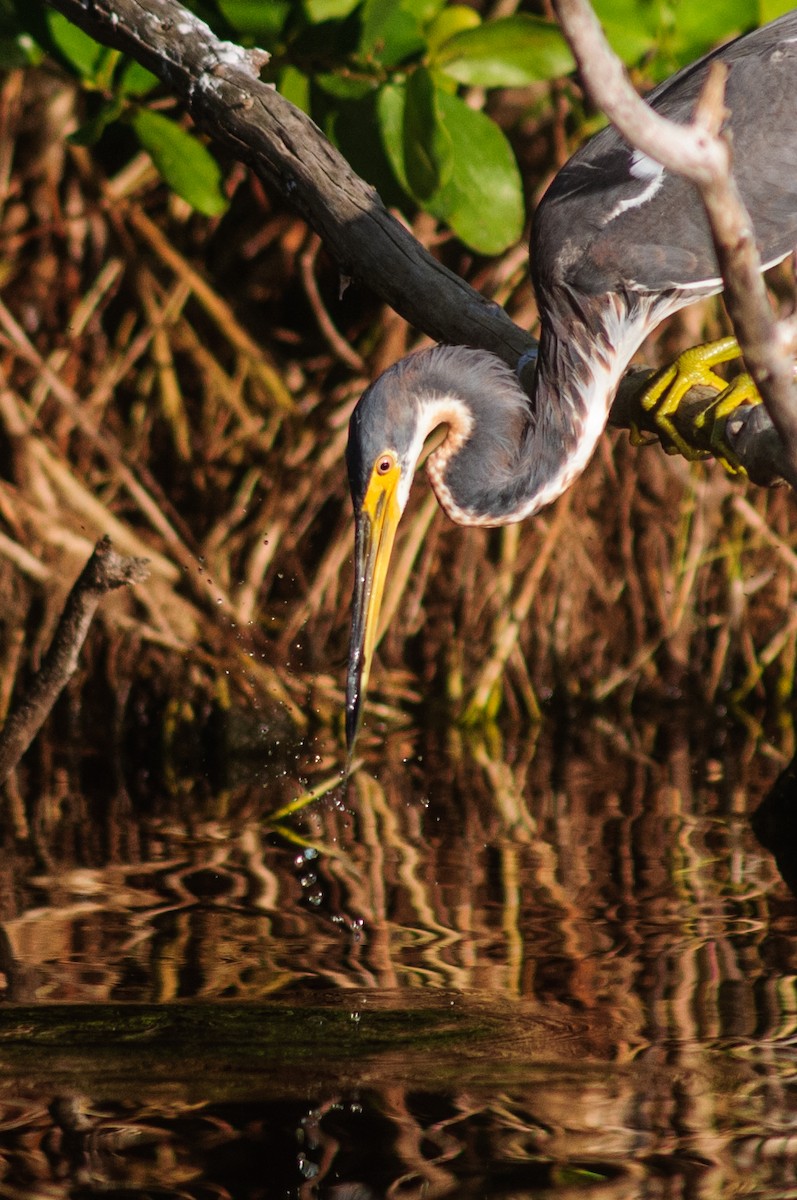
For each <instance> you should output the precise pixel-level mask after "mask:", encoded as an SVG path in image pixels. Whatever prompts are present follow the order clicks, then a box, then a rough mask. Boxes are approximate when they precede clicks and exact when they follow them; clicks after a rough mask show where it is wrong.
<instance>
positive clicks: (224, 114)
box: [48, 0, 535, 367]
mask: <svg viewBox="0 0 797 1200" xmlns="http://www.w3.org/2000/svg"><path fill="white" fill-rule="evenodd" d="M48 3H50V4H51V6H52V7H53V8H56V9H58V11H59V12H61V13H63V14H64V16H66V17H68V18H69V19H70V20H71V21H73V22H74V23H75V24H76V25H79V26H80V27H81V29H83V30H84V31H85V32H86V33H89V34H91V35H92V37H95V38H96V39H97V40H98V41H100V42H103V43H104V44H105V45H109V46H113V47H115V48H116V49H118V50H122V51H124V52H125V53H126V54H130V55H132V57H133V58H135V59H137V60H138V61H139V62H141V63H143V64H144V66H146V67H148V68H149V69H150V70H151V71H152V72H153V73H154V74H155V75H157V76H158V77H159V78H160V79H161V80H163V82H164V83H166V84H167V85H168V87H169V88H170V89H171V90H172V91H173V92H174V93H175V95H177V96H178V97H179V98H180V99H181V100H182V101H183V103H184V104H185V107H186V109H187V110H188V112H189V113H190V114H191V116H192V117H193V118H194V120H195V121H196V122H197V124H198V125H200V126H201V127H202V128H203V129H205V130H206V131H207V132H208V133H210V134H211V135H212V137H213V138H214V139H215V140H216V141H217V142H219V143H221V144H222V145H223V146H225V147H226V149H227V150H228V151H230V152H231V153H232V154H233V155H234V156H235V157H236V158H238V159H240V160H241V161H242V162H245V163H247V164H248V165H249V166H250V167H251V168H252V169H253V170H254V171H255V172H256V173H257V174H258V175H259V176H260V177H261V178H262V179H263V181H264V182H265V184H266V186H267V187H268V188H269V189H270V190H272V191H274V192H277V193H278V194H279V195H281V196H282V197H284V199H286V200H287V201H288V202H289V203H290V204H291V205H292V206H293V207H294V208H296V209H298V211H299V212H300V213H301V214H302V216H303V217H304V218H305V219H306V220H307V222H308V224H309V225H311V226H312V228H313V229H314V230H315V231H316V232H317V233H318V234H319V235H320V236H321V237H322V238H323V240H324V243H325V245H326V247H327V249H328V251H329V252H330V254H331V255H332V256H333V258H334V259H335V261H336V262H337V264H338V266H339V267H340V271H341V274H342V275H343V276H344V277H351V278H352V279H354V280H356V281H357V282H358V283H359V284H362V285H364V286H366V287H369V288H371V289H372V290H373V291H374V292H375V293H376V294H377V295H378V296H380V297H381V298H382V299H383V300H385V301H386V302H387V303H388V304H390V305H391V307H393V308H395V309H396V311H397V312H400V313H401V314H402V316H404V317H406V318H407V320H408V321H410V322H411V323H412V324H413V325H416V326H418V327H419V328H420V329H423V330H424V331H425V332H427V333H428V334H430V336H432V337H434V338H436V339H437V340H439V341H456V342H463V343H465V344H467V345H472V346H480V347H483V348H485V349H490V350H493V351H494V353H496V354H498V355H500V357H501V358H503V359H504V360H505V361H506V362H508V363H509V364H510V365H511V366H513V367H514V366H515V364H516V363H517V361H518V359H519V358H520V356H521V355H522V354H523V353H524V352H525V351H527V350H529V349H530V348H531V347H533V346H534V344H535V343H534V339H533V338H532V337H531V335H530V334H529V333H526V332H525V331H524V330H521V329H519V328H518V326H517V325H515V324H513V322H512V321H511V320H510V318H509V317H508V316H507V315H506V313H505V312H504V311H503V310H502V309H501V308H500V306H499V305H497V304H495V303H493V302H492V301H490V300H486V299H485V298H484V297H483V296H480V295H479V294H478V292H475V291H474V290H473V288H471V287H469V286H468V285H467V284H466V283H465V281H464V280H462V279H460V278H459V277H458V276H457V275H455V274H454V273H453V272H451V271H449V270H448V269H447V268H446V267H444V266H442V265H441V264H440V263H439V262H437V261H436V260H435V259H434V258H433V257H432V256H431V255H430V254H429V253H427V251H426V250H424V248H423V247H422V246H420V245H419V243H418V242H417V241H416V240H415V239H414V238H413V237H412V235H411V234H410V233H409V232H408V231H407V230H406V229H405V228H404V226H403V225H402V224H401V223H400V222H399V221H397V220H395V219H394V218H393V217H392V216H391V215H390V213H388V211H387V209H386V208H385V206H384V204H383V203H382V201H381V200H380V199H379V196H378V195H377V193H376V192H375V191H374V189H373V188H372V187H370V186H369V185H368V184H366V183H365V182H364V181H363V180H362V179H360V178H359V176H357V175H355V173H354V172H353V171H352V169H351V167H350V166H349V164H348V163H347V162H346V160H345V159H344V158H343V156H342V155H341V154H340V153H339V152H338V151H337V150H336V149H335V147H334V146H332V145H331V144H330V143H329V142H328V141H327V139H326V138H325V137H324V136H323V134H322V133H321V131H320V129H318V127H317V126H316V125H314V124H313V122H312V121H311V120H310V118H309V117H307V116H306V115H305V114H304V113H303V112H301V111H300V110H299V109H297V108H295V107H294V106H293V105H292V104H290V103H289V102H288V101H287V100H285V99H284V97H282V96H281V95H280V94H279V92H277V91H276V90H275V88H274V87H273V86H272V85H271V84H266V83H261V82H260V79H259V78H258V73H259V70H260V67H261V66H262V65H263V63H264V61H266V60H265V58H264V51H261V50H244V49H242V48H241V47H240V46H235V45H233V44H232V43H230V42H224V41H221V40H220V39H219V38H217V37H216V35H215V34H214V33H213V31H212V30H211V29H210V27H209V26H208V25H206V24H205V23H204V22H203V21H200V20H199V18H198V17H195V16H194V14H193V13H191V12H189V11H188V9H186V8H184V7H183V5H182V4H180V3H178V0H48Z"/></svg>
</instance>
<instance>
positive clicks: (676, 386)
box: [642, 337, 741, 460]
mask: <svg viewBox="0 0 797 1200" xmlns="http://www.w3.org/2000/svg"><path fill="white" fill-rule="evenodd" d="M740 353H741V351H740V350H739V345H738V343H737V341H736V339H735V338H732V337H727V338H721V339H720V340H719V341H716V342H706V343H705V344H704V345H702V346H693V347H692V349H691V350H685V351H684V353H683V354H681V355H679V356H678V358H676V360H675V362H673V363H671V364H670V365H669V366H668V367H664V368H663V369H662V370H661V371H657V373H656V374H655V375H654V376H653V378H652V380H651V381H650V383H649V384H648V387H647V389H646V391H645V394H644V395H643V397H642V407H643V408H644V409H646V410H647V411H648V412H651V411H653V410H655V418H656V424H657V425H658V426H659V428H660V429H661V430H662V431H663V432H664V433H665V434H666V435H667V437H668V438H669V440H670V443H671V445H669V446H665V447H664V448H665V450H667V452H668V453H669V454H682V455H683V456H684V458H688V459H692V460H693V459H696V458H707V457H708V455H709V451H707V450H699V449H697V447H695V446H690V445H689V443H688V442H687V441H686V440H685V439H684V438H683V437H682V436H681V434H680V433H679V432H678V430H677V429H676V428H675V425H674V424H673V422H672V419H671V418H672V414H673V413H674V412H676V410H677V408H678V405H679V404H680V403H681V401H682V400H683V398H684V396H685V395H686V394H687V392H688V391H689V390H690V389H691V388H693V387H695V386H696V385H699V384H702V385H704V386H708V387H713V388H716V389H717V390H718V391H720V392H724V391H725V390H726V383H725V380H724V379H722V378H721V377H720V376H719V375H717V374H715V372H714V371H712V369H711V368H712V367H716V366H718V365H719V363H724V362H729V361H730V360H731V359H734V358H738V357H739V355H740Z"/></svg>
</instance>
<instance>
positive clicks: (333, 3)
mask: <svg viewBox="0 0 797 1200" xmlns="http://www.w3.org/2000/svg"><path fill="white" fill-rule="evenodd" d="M359 3H360V0H304V11H305V12H306V13H307V17H308V19H309V20H310V21H312V23H313V24H314V25H319V24H320V23H321V22H322V21H342V20H343V18H344V17H348V16H349V14H350V13H353V12H354V10H355V8H356V7H357V5H358V4H359Z"/></svg>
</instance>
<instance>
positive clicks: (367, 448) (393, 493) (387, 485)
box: [346, 359, 428, 751]
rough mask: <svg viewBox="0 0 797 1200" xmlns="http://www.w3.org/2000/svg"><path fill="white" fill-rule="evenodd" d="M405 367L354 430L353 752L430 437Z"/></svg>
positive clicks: (385, 380)
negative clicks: (390, 582)
mask: <svg viewBox="0 0 797 1200" xmlns="http://www.w3.org/2000/svg"><path fill="white" fill-rule="evenodd" d="M408 363H410V364H411V363H412V360H411V359H410V360H402V361H401V362H399V363H396V365H395V366H393V367H390V368H389V369H388V370H387V371H385V373H384V374H383V375H381V376H380V377H379V379H377V380H376V382H375V383H374V384H372V385H371V387H369V388H368V390H367V391H366V392H364V393H363V395H362V397H361V399H360V401H359V403H358V405H357V407H356V408H355V410H354V412H353V413H352V416H351V421H350V424H349V442H348V446H347V449H346V465H347V467H348V472H349V486H350V488H351V496H352V503H353V505H354V521H355V539H354V603H353V612H352V626H351V642H350V647H349V668H348V677H347V685H346V741H347V743H348V746H349V750H350V751H351V749H352V747H353V745H354V740H355V738H356V737H357V733H358V730H359V727H360V722H361V720H362V710H363V700H364V697H365V691H366V688H367V685H368V675H369V673H370V670H371V663H372V660H373V655H374V649H375V647H376V640H377V631H378V626H379V612H380V608H381V605H382V596H383V593H384V589H385V580H386V578H387V569H388V564H389V562H390V555H391V551H392V549H393V541H394V539H395V536H396V530H397V528H398V524H399V521H400V519H401V514H402V513H403V512H404V509H405V507H406V504H407V500H408V498H409V494H410V487H411V485H412V479H413V476H414V474H415V468H416V467H417V465H418V459H419V458H420V456H421V452H422V450H423V445H424V440H425V437H426V433H427V432H428V430H427V428H426V423H425V421H424V419H423V417H424V413H423V406H422V405H421V404H420V402H419V400H418V397H417V393H416V391H415V388H414V385H413V375H414V372H413V370H412V369H408Z"/></svg>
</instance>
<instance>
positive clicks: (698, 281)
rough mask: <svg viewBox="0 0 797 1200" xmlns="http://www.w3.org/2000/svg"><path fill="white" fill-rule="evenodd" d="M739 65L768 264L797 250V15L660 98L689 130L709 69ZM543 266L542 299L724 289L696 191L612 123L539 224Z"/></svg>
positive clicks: (545, 206)
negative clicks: (560, 294) (560, 292)
mask: <svg viewBox="0 0 797 1200" xmlns="http://www.w3.org/2000/svg"><path fill="white" fill-rule="evenodd" d="M715 59H720V60H721V61H723V62H725V63H727V65H728V67H729V75H728V82H727V87H726V105H727V107H728V109H729V110H730V114H731V115H730V118H729V121H728V124H729V126H730V129H731V132H732V137H733V155H734V171H735V174H736V178H737V181H738V183H739V187H740V190H741V193H742V196H743V198H744V200H745V203H746V204H747V207H748V210H749V211H750V213H751V216H752V219H753V225H754V228H755V233H756V239H757V242H758V246H759V251H760V253H761V257H762V260H763V262H764V263H765V264H771V263H774V262H777V261H779V260H780V259H782V258H784V257H785V256H786V255H787V254H789V253H790V252H791V251H792V250H794V249H795V247H797V10H792V11H791V12H790V13H788V14H786V15H785V16H784V17H781V18H780V19H779V20H777V21H773V22H772V23H771V24H769V25H766V26H764V27H763V28H761V29H758V30H756V31H754V32H753V33H751V34H748V35H746V36H744V37H741V38H737V39H736V40H735V41H734V42H731V43H729V44H728V45H726V46H724V47H721V48H720V49H719V50H716V51H714V52H713V53H712V54H710V55H707V56H706V57H705V58H704V59H701V60H700V61H699V62H698V63H695V64H693V65H692V66H689V67H686V68H685V69H684V70H682V71H679V72H678V74H677V75H674V76H673V77H672V78H671V79H669V80H667V81H666V82H665V83H663V84H662V85H661V86H660V87H658V88H657V89H656V90H655V91H654V92H653V93H652V94H651V96H650V97H649V99H650V102H651V103H652V105H653V106H654V107H655V108H656V109H657V110H658V111H659V112H660V113H662V115H664V116H666V117H669V118H670V119H671V120H674V121H676V122H679V123H682V124H684V123H686V122H687V121H689V119H690V118H691V116H692V113H693V111H694V106H695V102H696V100H697V97H698V95H699V92H700V88H701V86H702V84H703V82H704V80H705V77H706V72H707V70H708V64H709V62H711V61H713V60H715ZM532 271H533V274H534V279H535V284H536V286H537V287H538V290H540V291H541V293H542V294H544V293H545V291H546V289H553V288H555V287H557V286H561V285H564V286H565V287H567V288H568V289H569V290H571V291H575V292H579V293H582V294H587V295H597V294H601V293H605V292H618V291H619V292H622V291H636V292H643V293H644V292H647V293H666V292H668V291H670V290H679V291H680V290H683V289H689V290H693V291H694V292H695V294H696V295H699V294H700V292H701V291H703V292H709V291H713V290H716V289H717V288H719V287H720V286H721V280H720V274H719V268H718V266H717V260H716V257H715V254H714V249H713V246H712V242H711V234H710V231H709V227H708V222H707V220H706V216H705V213H704V211H703V206H702V204H701V202H700V199H699V196H698V194H697V191H696V189H695V188H694V187H693V185H692V184H690V183H689V182H688V181H686V180H684V179H681V178H679V177H678V176H674V175H671V174H670V173H669V172H667V171H664V170H663V169H661V168H660V167H658V166H657V164H655V163H654V162H653V161H652V160H650V159H648V158H646V156H644V155H641V154H640V153H639V151H634V150H633V149H631V148H630V147H629V146H628V145H627V143H626V142H624V141H623V139H622V138H621V137H620V136H619V134H617V133H616V132H615V130H614V129H613V128H607V129H605V130H603V131H602V132H601V133H599V134H598V135H597V136H596V137H595V138H593V139H592V141H590V142H589V143H587V145H585V146H584V147H583V148H582V149H581V150H579V151H578V153H577V154H576V155H574V157H573V158H572V159H571V160H570V162H568V163H567V164H566V165H565V167H564V168H563V169H562V170H561V171H560V172H559V174H558V175H557V176H556V178H555V179H554V181H553V183H552V184H551V186H550V188H549V190H548V192H547V193H546V195H545V196H544V198H543V200H542V202H541V204H540V206H539V208H538V210H537V215H536V217H535V225H534V235H533V239H532Z"/></svg>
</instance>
